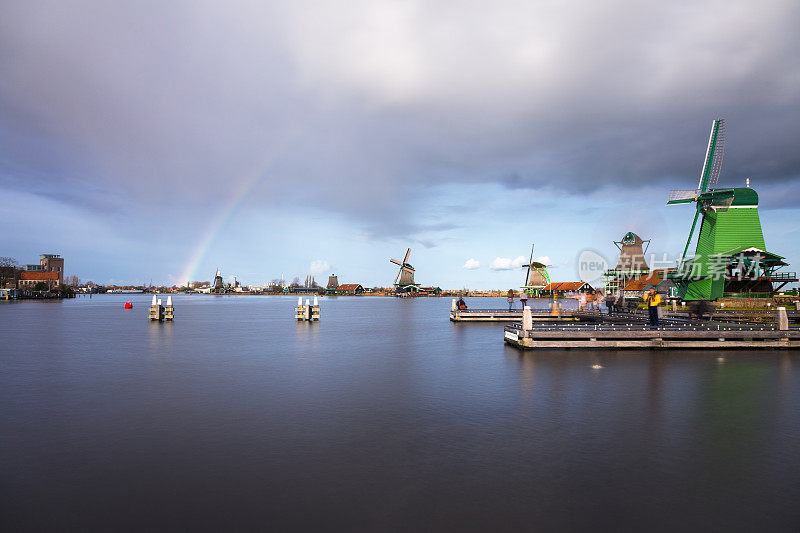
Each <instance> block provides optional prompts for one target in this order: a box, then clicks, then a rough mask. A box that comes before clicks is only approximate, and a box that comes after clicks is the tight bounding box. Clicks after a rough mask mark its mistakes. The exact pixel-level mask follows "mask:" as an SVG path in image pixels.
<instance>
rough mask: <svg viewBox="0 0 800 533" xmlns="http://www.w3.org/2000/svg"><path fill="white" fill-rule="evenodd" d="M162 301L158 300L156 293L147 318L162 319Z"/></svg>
mask: <svg viewBox="0 0 800 533" xmlns="http://www.w3.org/2000/svg"><path fill="white" fill-rule="evenodd" d="M160 307H161V302H160V300H156V295H155V294H154V295H153V302H152V303H151V304H150V309H149V311H148V313H147V318H149V319H150V320H161V311H160Z"/></svg>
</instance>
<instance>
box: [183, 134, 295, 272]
mask: <svg viewBox="0 0 800 533" xmlns="http://www.w3.org/2000/svg"><path fill="white" fill-rule="evenodd" d="M304 129H305V127H301V126H299V125H298V126H295V128H294V129H293V130H292V131H290V132H289V133H288V134H287V135H286V137H285V138H284V139H283V141H282V142H280V143H277V144H276V146H275V148H274V150H272V152H270V153H269V154H268V156H267V157H266V161H265V162H264V164H262V165H260V170H259V171H257V172H253V173H252V175H250V176H249V177H247V178H246V179H244V180H242V182H241V183H240V184H239V186H238V187H237V189H236V190H235V191H234V193H233V195H232V196H231V198H230V199H229V200H228V201H227V202H226V203H225V205H224V206H223V207H222V209H221V210H220V212H219V213H217V215H216V216H215V217H214V218H213V219H212V220H211V223H210V224H209V225H208V228H207V229H206V231H205V233H204V234H203V237H202V238H201V239H200V241H199V242H198V244H197V246H196V247H195V248H194V251H193V252H192V254H191V257H190V259H189V262H188V263H187V264H186V266H185V267H184V268H183V272H182V274H181V275H180V277H179V278H178V279H179V281H180V283H181V285H186V284H187V283H189V282H191V281H193V279H192V278H194V277H195V276H196V275H197V270H198V268H200V264H201V263H202V262H203V259H205V257H206V255H208V251H209V250H210V249H211V245H212V244H213V243H214V241H215V240H216V238H217V236H218V235H219V233H220V231H222V228H224V227H225V225H226V224H227V223H228V220H230V218H231V216H233V214H234V213H235V212H236V211H237V210H238V209H239V207H240V206H241V204H242V202H243V201H244V199H245V198H246V197H247V196H248V194H249V193H250V192H251V191H252V190H253V189H254V188H255V187H256V185H258V184H259V183H260V182H261V179H262V178H263V177H265V176H266V175H267V171H268V170H269V168H270V167H271V166H272V164H273V163H274V162H275V160H276V159H277V158H278V157H279V156H280V155H282V154H283V152H284V151H285V150H286V148H287V147H288V146H289V144H290V143H291V141H293V140H294V139H295V138H297V136H298V135H299V134H300V133H301V131H303V130H304Z"/></svg>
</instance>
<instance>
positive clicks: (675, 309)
mask: <svg viewBox="0 0 800 533" xmlns="http://www.w3.org/2000/svg"><path fill="white" fill-rule="evenodd" d="M677 310H678V302H677V300H672V312H673V313H674V312H676V311H677Z"/></svg>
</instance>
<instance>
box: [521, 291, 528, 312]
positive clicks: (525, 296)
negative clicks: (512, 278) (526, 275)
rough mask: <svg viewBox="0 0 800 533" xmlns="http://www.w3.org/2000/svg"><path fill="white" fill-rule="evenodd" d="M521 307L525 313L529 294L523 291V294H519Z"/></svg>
mask: <svg viewBox="0 0 800 533" xmlns="http://www.w3.org/2000/svg"><path fill="white" fill-rule="evenodd" d="M519 305H520V307H521V308H522V310H523V311H524V310H525V306H526V305H528V293H527V292H525V291H522V292H520V293H519Z"/></svg>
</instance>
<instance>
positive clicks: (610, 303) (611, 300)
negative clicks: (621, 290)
mask: <svg viewBox="0 0 800 533" xmlns="http://www.w3.org/2000/svg"><path fill="white" fill-rule="evenodd" d="M615 305H617V295H616V294H614V293H608V295H607V296H606V307H607V308H608V316H611V315H612V314H613V313H614V306H615Z"/></svg>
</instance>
